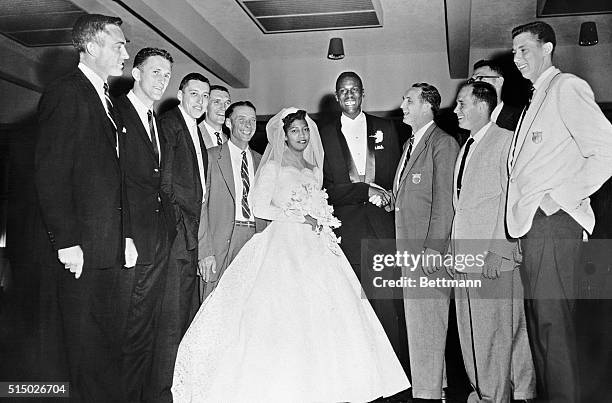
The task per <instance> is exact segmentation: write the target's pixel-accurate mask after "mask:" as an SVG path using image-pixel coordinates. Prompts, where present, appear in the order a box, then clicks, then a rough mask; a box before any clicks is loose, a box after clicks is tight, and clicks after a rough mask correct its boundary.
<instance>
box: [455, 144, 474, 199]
mask: <svg viewBox="0 0 612 403" xmlns="http://www.w3.org/2000/svg"><path fill="white" fill-rule="evenodd" d="M473 143H474V138H473V137H470V138H469V139H468V141H467V143H466V144H465V150H464V151H463V157H461V165H459V174H458V175H457V198H459V194H460V193H461V179H462V178H463V170H464V169H465V161H466V160H467V156H468V153H469V152H470V147H471V146H472V144H473Z"/></svg>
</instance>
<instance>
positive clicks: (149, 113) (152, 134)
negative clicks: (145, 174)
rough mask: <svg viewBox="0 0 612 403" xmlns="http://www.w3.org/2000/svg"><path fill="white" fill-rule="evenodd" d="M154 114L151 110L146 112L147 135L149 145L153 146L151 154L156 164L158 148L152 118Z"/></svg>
mask: <svg viewBox="0 0 612 403" xmlns="http://www.w3.org/2000/svg"><path fill="white" fill-rule="evenodd" d="M154 117H155V114H154V113H153V111H152V110H150V109H149V110H148V111H147V120H148V121H149V134H150V135H151V143H152V144H153V153H155V158H156V159H157V162H159V148H158V147H157V134H156V133H155V122H154V120H153V118H154Z"/></svg>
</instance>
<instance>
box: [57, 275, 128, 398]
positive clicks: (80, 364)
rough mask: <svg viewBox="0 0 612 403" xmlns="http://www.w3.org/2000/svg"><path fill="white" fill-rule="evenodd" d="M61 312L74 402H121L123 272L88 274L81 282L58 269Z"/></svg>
mask: <svg viewBox="0 0 612 403" xmlns="http://www.w3.org/2000/svg"><path fill="white" fill-rule="evenodd" d="M58 270H62V271H63V273H61V274H60V278H59V290H58V296H59V306H60V315H61V322H62V327H63V336H64V337H63V339H64V346H65V350H66V352H67V357H68V359H67V361H68V368H69V374H70V375H69V378H70V396H71V401H75V402H122V401H124V396H123V394H122V389H123V388H122V387H121V372H120V366H121V365H120V363H121V345H120V335H121V333H120V328H121V318H122V317H123V312H125V307H124V306H122V304H121V298H120V295H119V292H120V287H119V281H120V271H121V270H122V268H121V267H120V266H117V267H111V268H108V269H103V270H97V269H84V270H83V273H82V275H81V277H80V278H79V279H75V278H74V275H73V273H70V272H69V271H68V270H65V269H64V268H63V267H62V266H61V265H58Z"/></svg>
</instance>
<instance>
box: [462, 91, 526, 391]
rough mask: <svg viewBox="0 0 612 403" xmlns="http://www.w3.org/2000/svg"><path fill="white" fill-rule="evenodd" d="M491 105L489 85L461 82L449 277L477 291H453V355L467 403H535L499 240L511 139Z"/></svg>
mask: <svg viewBox="0 0 612 403" xmlns="http://www.w3.org/2000/svg"><path fill="white" fill-rule="evenodd" d="M496 104H497V94H496V92H495V88H494V87H493V86H492V85H491V84H489V83H486V82H478V81H477V82H474V81H468V83H466V84H464V85H463V86H462V87H461V89H460V91H459V94H458V96H457V106H456V108H455V114H456V115H457V118H458V119H459V126H460V127H461V128H462V129H466V130H469V131H470V137H469V138H468V140H467V142H466V144H465V145H464V146H463V147H462V148H461V150H460V151H459V156H458V158H457V163H456V164H455V175H454V181H453V183H454V186H453V190H454V191H453V205H454V207H455V217H454V219H453V228H452V231H451V251H452V252H453V255H454V256H455V263H456V265H455V266H454V268H451V270H453V269H454V270H456V271H455V274H454V276H455V278H456V279H458V280H480V281H481V284H482V286H481V287H473V288H467V287H455V297H456V299H455V305H456V307H457V327H458V330H459V339H460V341H461V351H462V353H463V361H464V364H465V368H466V371H467V374H468V377H469V378H470V382H471V383H472V386H473V387H474V389H475V391H474V392H472V393H471V394H470V396H469V398H468V402H480V401H487V402H508V401H510V400H511V399H512V393H513V392H514V398H515V399H517V400H525V399H531V398H533V397H535V371H534V368H533V360H532V357H531V351H530V350H529V341H528V338H527V327H526V322H525V310H524V307H523V287H522V285H521V278H520V274H519V265H518V263H517V262H516V259H515V257H516V248H517V242H516V241H510V240H508V239H507V237H506V230H505V224H504V220H505V204H506V190H507V185H508V173H507V164H506V161H507V158H508V151H509V149H510V143H511V139H512V132H511V131H509V130H506V129H502V128H500V127H499V126H498V125H497V124H496V123H494V122H492V121H491V120H490V119H491V112H492V111H493V110H494V108H495V105H496ZM468 256H471V257H474V259H473V260H472V259H470V260H469V261H470V262H473V263H474V264H471V263H468V258H467V257H468ZM478 257H480V258H478ZM513 387H514V391H513ZM476 390H478V391H479V392H480V393H481V395H482V399H480V398H479V397H478V396H477V395H478V392H477V391H476Z"/></svg>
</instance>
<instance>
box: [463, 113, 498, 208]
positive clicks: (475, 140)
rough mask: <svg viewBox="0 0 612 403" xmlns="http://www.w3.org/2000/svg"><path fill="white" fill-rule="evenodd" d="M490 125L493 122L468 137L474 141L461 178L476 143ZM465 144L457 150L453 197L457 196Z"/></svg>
mask: <svg viewBox="0 0 612 403" xmlns="http://www.w3.org/2000/svg"><path fill="white" fill-rule="evenodd" d="M492 124H493V122H492V121H491V122H489V123H487V124H486V125H484V126H483V127H481V128H480V130H478V131H477V132H476V134H474V135H470V138H472V139H474V143H472V145H471V146H470V150H469V151H468V155H467V157H466V159H465V165H464V166H463V176H465V170H466V169H467V167H468V165H469V163H470V158H472V155H473V154H474V150H475V149H476V146H478V143H480V141H481V140H482V138H483V137H484V136H485V134H486V133H487V130H489V128H490V127H491V125H492ZM465 144H467V141H466V142H465ZM465 144H464V145H462V146H461V149H460V150H459V155H457V162H456V164H455V174H454V176H453V195H455V196H456V195H457V176H458V175H459V167H460V166H461V160H462V159H463V154H464V153H465Z"/></svg>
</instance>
